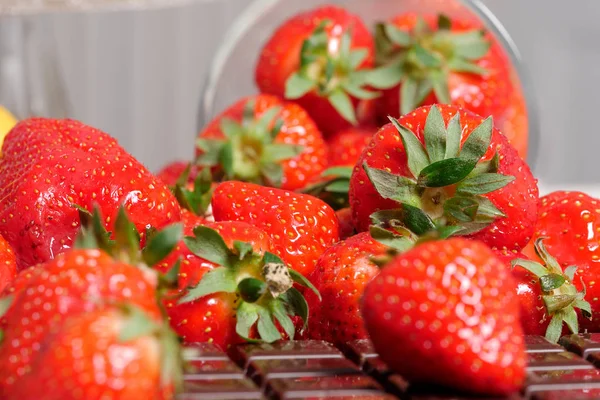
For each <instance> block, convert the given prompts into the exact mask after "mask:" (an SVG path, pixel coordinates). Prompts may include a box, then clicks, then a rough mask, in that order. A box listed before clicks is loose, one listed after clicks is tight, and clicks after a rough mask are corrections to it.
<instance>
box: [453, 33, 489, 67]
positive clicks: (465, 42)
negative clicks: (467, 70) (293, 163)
mask: <svg viewBox="0 0 600 400" xmlns="http://www.w3.org/2000/svg"><path fill="white" fill-rule="evenodd" d="M484 35H485V32H484V31H482V30H473V31H468V32H462V33H454V34H453V35H451V36H450V40H451V42H452V44H453V45H454V51H455V52H456V56H458V57H461V58H465V59H467V60H478V59H480V58H482V57H484V56H485V55H486V54H487V53H488V51H489V50H490V47H491V45H492V44H491V42H490V41H489V40H487V39H485V37H484Z"/></svg>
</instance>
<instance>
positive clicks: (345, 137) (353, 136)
mask: <svg viewBox="0 0 600 400" xmlns="http://www.w3.org/2000/svg"><path fill="white" fill-rule="evenodd" d="M377 130H378V129H377V128H376V127H357V128H348V129H345V130H342V131H338V132H336V133H334V134H333V135H331V136H330V137H329V138H328V139H327V142H328V143H329V156H328V160H329V167H346V166H348V167H354V165H355V164H356V162H357V161H358V159H359V158H360V155H361V153H362V151H363V150H364V148H365V147H367V145H368V144H369V142H370V141H371V137H372V136H373V135H374V134H375V132H377Z"/></svg>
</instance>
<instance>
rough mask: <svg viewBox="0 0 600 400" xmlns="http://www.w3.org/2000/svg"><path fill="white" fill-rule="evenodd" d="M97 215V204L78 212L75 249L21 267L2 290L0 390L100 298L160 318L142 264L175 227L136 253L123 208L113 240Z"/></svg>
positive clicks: (175, 235) (158, 255)
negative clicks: (59, 329) (49, 336)
mask: <svg viewBox="0 0 600 400" xmlns="http://www.w3.org/2000/svg"><path fill="white" fill-rule="evenodd" d="M103 220H104V219H103V218H102V217H101V214H100V212H99V211H98V209H96V210H95V212H94V214H93V215H92V216H90V218H88V215H87V214H86V213H85V212H83V211H81V221H82V225H83V228H82V233H81V234H80V235H79V236H78V240H77V242H76V246H77V248H76V249H71V250H68V251H66V252H64V253H61V254H59V255H57V256H56V258H55V259H53V260H50V261H48V262H46V263H44V264H40V265H38V266H35V267H32V268H30V269H27V270H24V271H22V272H21V273H20V274H19V276H17V278H16V279H15V281H13V282H12V284H11V285H10V286H9V287H8V288H7V289H6V290H5V292H4V296H3V297H2V298H1V299H0V303H1V304H2V307H0V309H2V310H6V312H5V313H4V315H3V316H2V319H1V320H0V328H1V329H2V330H3V341H2V343H1V344H0V376H1V377H2V378H1V379H0V393H3V394H4V395H6V396H8V395H9V394H11V393H13V392H12V390H15V387H17V385H15V383H16V382H18V381H19V382H20V380H21V379H23V377H24V376H26V375H27V374H28V373H29V372H31V369H30V367H29V365H30V362H31V361H32V360H33V359H34V358H35V356H36V354H37V353H38V352H39V351H40V346H41V343H42V342H43V340H44V338H45V337H46V335H47V334H48V333H49V332H50V331H51V329H52V328H53V327H55V326H59V325H61V324H62V323H63V322H64V321H66V320H67V319H68V318H70V317H73V316H76V315H78V314H81V313H88V312H92V311H94V310H96V309H98V307H99V306H100V305H101V304H102V303H103V302H110V303H113V302H117V303H118V302H128V303H132V304H133V305H135V306H137V307H139V308H140V309H142V310H144V311H145V312H147V313H148V314H149V315H150V316H151V317H152V318H154V319H156V320H157V321H158V320H160V317H161V315H160V311H159V309H158V308H157V287H158V283H159V277H158V276H157V274H156V273H155V272H154V271H153V270H151V269H149V268H148V267H147V265H148V266H149V265H154V264H156V263H157V262H158V261H160V260H161V259H162V258H164V256H165V255H166V254H168V253H169V251H170V250H171V249H172V248H173V247H174V245H175V243H177V241H178V240H179V236H180V233H181V227H180V226H179V225H173V226H172V227H169V228H165V229H164V230H162V231H160V232H157V233H154V234H153V235H152V237H151V238H150V239H149V240H148V243H147V245H146V246H145V248H144V250H143V251H142V252H140V250H139V247H140V245H139V239H137V236H138V235H136V232H135V227H134V225H133V223H132V222H131V221H129V220H128V218H127V216H126V215H125V212H124V209H123V208H120V211H119V213H118V217H117V221H116V223H115V226H117V227H118V229H117V231H116V232H115V235H116V237H117V240H116V241H109V240H108V233H107V232H106V231H105V230H103V229H102V227H101V225H102V221H103ZM98 247H102V248H105V249H106V250H101V249H99V248H98ZM113 257H115V258H113ZM116 257H118V258H119V259H116ZM42 304H43V306H42Z"/></svg>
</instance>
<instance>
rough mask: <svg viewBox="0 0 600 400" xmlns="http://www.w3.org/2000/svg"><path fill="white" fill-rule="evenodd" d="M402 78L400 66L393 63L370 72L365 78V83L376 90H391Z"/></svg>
mask: <svg viewBox="0 0 600 400" xmlns="http://www.w3.org/2000/svg"><path fill="white" fill-rule="evenodd" d="M403 77H404V73H403V71H402V65H400V64H398V63H393V64H389V65H386V66H383V67H379V68H375V69H372V70H370V71H369V72H368V73H367V76H366V83H368V84H369V85H370V86H372V87H374V88H376V89H391V88H393V87H394V86H396V85H398V84H399V83H400V82H401V81H402V78H403Z"/></svg>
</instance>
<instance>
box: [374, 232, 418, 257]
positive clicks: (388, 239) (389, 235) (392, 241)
mask: <svg viewBox="0 0 600 400" xmlns="http://www.w3.org/2000/svg"><path fill="white" fill-rule="evenodd" d="M369 233H370V234H371V237H372V238H373V239H374V240H376V241H378V242H379V243H381V244H383V245H385V246H387V247H390V248H392V249H395V250H397V251H398V252H400V253H404V252H405V251H407V250H409V249H411V248H412V247H413V246H414V240H412V239H411V238H408V237H406V236H401V235H397V234H395V233H394V232H391V231H389V230H387V229H383V228H381V227H378V226H374V225H372V226H371V227H369Z"/></svg>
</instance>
